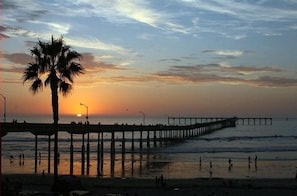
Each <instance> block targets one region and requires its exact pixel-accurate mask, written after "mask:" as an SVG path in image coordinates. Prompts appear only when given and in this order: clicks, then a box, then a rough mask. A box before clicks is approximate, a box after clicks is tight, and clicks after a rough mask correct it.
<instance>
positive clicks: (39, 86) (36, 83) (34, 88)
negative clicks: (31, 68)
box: [30, 78, 43, 94]
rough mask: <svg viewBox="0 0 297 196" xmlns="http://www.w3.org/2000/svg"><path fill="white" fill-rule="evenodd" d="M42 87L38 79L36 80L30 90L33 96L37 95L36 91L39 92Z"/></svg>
mask: <svg viewBox="0 0 297 196" xmlns="http://www.w3.org/2000/svg"><path fill="white" fill-rule="evenodd" d="M42 87H43V85H42V81H41V79H40V78H37V79H36V80H35V81H34V82H33V83H32V85H31V87H30V90H31V91H32V92H33V94H36V93H38V90H41V89H42Z"/></svg>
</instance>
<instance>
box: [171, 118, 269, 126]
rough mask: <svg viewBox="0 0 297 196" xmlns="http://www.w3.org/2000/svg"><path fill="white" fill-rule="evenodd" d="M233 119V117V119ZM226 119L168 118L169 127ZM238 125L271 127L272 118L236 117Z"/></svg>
mask: <svg viewBox="0 0 297 196" xmlns="http://www.w3.org/2000/svg"><path fill="white" fill-rule="evenodd" d="M234 118H235V117H234ZM224 119H226V117H171V116H168V124H169V125H191V124H196V123H205V122H214V121H220V120H224ZM236 119H237V123H238V124H240V125H272V118H267V117H236Z"/></svg>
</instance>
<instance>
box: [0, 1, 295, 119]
mask: <svg viewBox="0 0 297 196" xmlns="http://www.w3.org/2000/svg"><path fill="white" fill-rule="evenodd" d="M0 5H1V23H0V24H1V25H0V28H1V33H0V38H1V67H0V71H1V72H0V82H1V90H0V92H1V94H2V95H3V96H5V97H6V107H7V119H8V120H11V119H14V118H16V117H17V116H26V115H50V114H51V113H52V109H51V93H50V90H49V89H48V88H43V91H42V92H39V93H38V94H36V95H33V94H32V92H30V91H29V86H30V82H26V83H23V81H22V75H23V72H24V69H25V68H26V66H27V65H28V63H30V62H33V59H32V57H31V54H30V49H31V48H33V47H34V45H35V44H36V42H37V41H38V40H41V41H49V40H50V39H51V36H52V35H53V36H54V37H55V38H58V37H60V36H63V39H64V41H65V43H66V44H67V45H70V46H71V47H72V49H74V50H76V51H77V52H79V53H80V54H82V56H83V58H82V60H81V61H80V63H81V64H82V66H83V67H84V68H85V74H84V75H81V76H79V77H77V78H75V81H74V83H73V90H72V92H71V93H70V94H69V95H68V96H66V97H63V96H62V95H60V96H59V111H60V115H61V116H62V115H76V114H78V113H82V114H83V113H85V110H86V108H85V107H84V106H82V105H80V103H83V104H85V105H86V106H87V107H88V112H89V115H90V116H91V115H93V116H94V115H107V116H108V115H109V116H113V115H125V116H137V115H141V114H143V113H144V114H145V115H146V116H147V117H149V116H215V117H216V116H239V117H251V116H256V117H257V116H264V117H297V102H296V97H297V53H296V51H297V44H296V40H297V1H296V0H282V1H277V0H258V1H255V0H207V1H202V0H108V1H103V0H102V1H101V0H64V1H60V0H22V1H19V0H2V1H1V2H0ZM3 103H4V99H2V104H1V114H3V105H4V104H3Z"/></svg>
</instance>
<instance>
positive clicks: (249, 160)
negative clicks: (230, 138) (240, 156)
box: [248, 156, 251, 169]
mask: <svg viewBox="0 0 297 196" xmlns="http://www.w3.org/2000/svg"><path fill="white" fill-rule="evenodd" d="M248 166H249V169H251V157H250V156H249V158H248Z"/></svg>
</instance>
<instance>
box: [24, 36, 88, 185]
mask: <svg viewBox="0 0 297 196" xmlns="http://www.w3.org/2000/svg"><path fill="white" fill-rule="evenodd" d="M31 55H32V56H33V57H34V59H35V61H34V62H33V63H29V64H28V66H27V68H26V69H25V71H24V74H23V82H26V81H28V80H29V81H33V82H32V85H31V87H30V90H31V91H32V92H33V94H36V93H38V92H39V90H42V88H43V85H44V86H48V85H49V86H50V89H51V94H52V110H53V120H54V133H55V138H54V186H55V185H56V183H57V179H58V121H59V101H58V92H60V93H62V95H63V96H66V95H67V93H69V92H70V90H71V88H72V83H73V77H74V76H78V75H80V74H83V73H84V69H83V67H82V65H81V64H80V63H78V62H77V61H79V60H80V59H81V57H82V56H81V54H79V53H78V52H76V51H74V50H72V49H71V47H70V46H68V45H66V44H65V43H64V41H63V37H62V36H61V37H60V38H58V39H54V37H53V36H52V38H51V41H50V42H42V41H40V40H39V41H38V42H37V43H36V45H35V46H34V47H33V49H31ZM45 74H47V76H46V77H45V80H44V84H43V81H42V79H41V76H43V75H45Z"/></svg>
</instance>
